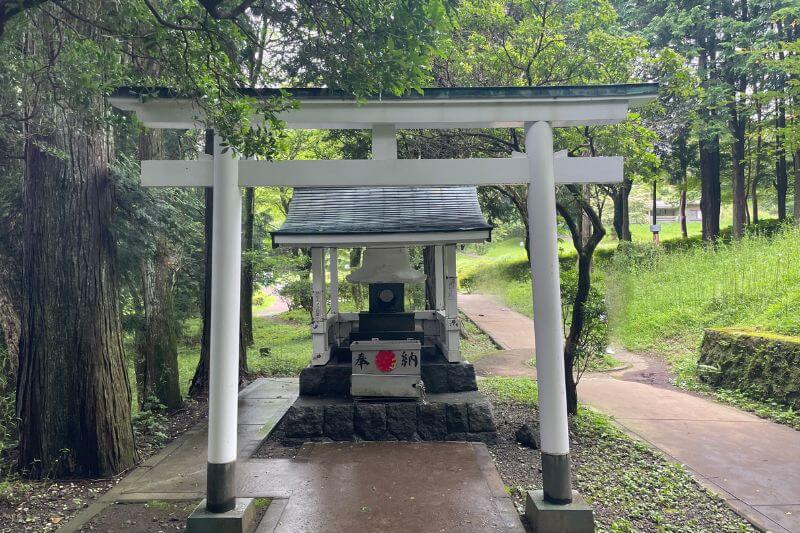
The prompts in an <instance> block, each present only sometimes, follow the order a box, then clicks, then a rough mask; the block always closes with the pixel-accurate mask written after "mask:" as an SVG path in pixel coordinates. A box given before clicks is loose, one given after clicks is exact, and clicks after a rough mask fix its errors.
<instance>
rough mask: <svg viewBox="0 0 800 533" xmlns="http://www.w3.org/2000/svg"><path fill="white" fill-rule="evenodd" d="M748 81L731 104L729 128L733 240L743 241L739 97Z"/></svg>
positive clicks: (742, 119) (744, 207) (742, 142)
mask: <svg viewBox="0 0 800 533" xmlns="http://www.w3.org/2000/svg"><path fill="white" fill-rule="evenodd" d="M745 88H746V81H745V80H744V79H742V80H740V81H739V83H738V87H737V89H736V90H737V91H738V93H737V95H734V98H733V101H732V102H731V103H730V104H729V111H730V120H729V122H728V126H729V129H730V132H731V135H732V137H733V141H732V142H731V185H732V189H733V238H734V239H735V240H738V239H741V238H742V236H743V235H744V224H745V211H747V188H746V184H745V175H744V164H745V163H744V158H745V142H746V137H745V133H746V125H747V122H746V118H745V114H744V113H742V112H740V110H739V109H738V105H739V96H738V95H740V94H743V93H744V90H745Z"/></svg>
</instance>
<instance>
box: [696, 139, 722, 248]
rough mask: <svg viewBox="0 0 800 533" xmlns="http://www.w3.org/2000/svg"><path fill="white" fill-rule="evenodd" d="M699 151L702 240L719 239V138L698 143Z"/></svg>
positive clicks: (720, 195)
mask: <svg viewBox="0 0 800 533" xmlns="http://www.w3.org/2000/svg"><path fill="white" fill-rule="evenodd" d="M698 146H699V150H700V211H701V212H702V214H703V240H704V241H707V242H712V241H716V240H717V238H718V237H719V212H720V204H721V203H722V191H721V187H720V181H719V170H720V161H719V136H718V135H712V136H711V138H710V139H703V138H701V139H700V140H699V141H698Z"/></svg>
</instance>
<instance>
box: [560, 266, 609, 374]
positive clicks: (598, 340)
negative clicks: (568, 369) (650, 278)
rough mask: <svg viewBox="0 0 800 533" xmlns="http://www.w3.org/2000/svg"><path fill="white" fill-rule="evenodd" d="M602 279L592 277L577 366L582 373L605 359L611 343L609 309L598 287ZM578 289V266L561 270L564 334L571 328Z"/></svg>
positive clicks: (585, 308) (579, 342)
mask: <svg viewBox="0 0 800 533" xmlns="http://www.w3.org/2000/svg"><path fill="white" fill-rule="evenodd" d="M599 283H600V280H599V279H596V278H593V279H592V286H591V288H590V289H589V298H588V300H587V301H586V305H585V307H584V311H585V320H584V324H583V331H582V332H581V336H580V339H579V340H578V346H577V354H576V358H575V369H576V371H577V372H578V375H579V376H580V374H582V373H583V371H584V370H586V369H587V368H589V367H590V366H593V363H595V362H596V361H597V360H599V359H602V358H603V357H604V354H605V350H606V347H607V346H608V311H607V309H606V302H605V298H604V297H603V291H602V289H601V288H599V287H598V284H599ZM577 291H578V272H577V270H576V269H570V270H564V271H562V272H561V306H562V313H563V314H564V336H566V335H567V333H568V332H569V327H570V322H571V318H572V307H573V306H572V303H573V302H574V301H575V294H576V293H577Z"/></svg>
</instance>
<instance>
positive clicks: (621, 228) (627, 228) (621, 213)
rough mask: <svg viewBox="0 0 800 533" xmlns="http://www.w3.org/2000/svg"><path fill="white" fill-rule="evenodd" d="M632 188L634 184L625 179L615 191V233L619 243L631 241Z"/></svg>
mask: <svg viewBox="0 0 800 533" xmlns="http://www.w3.org/2000/svg"><path fill="white" fill-rule="evenodd" d="M631 187H633V182H632V181H631V180H629V179H628V178H624V179H623V180H622V184H621V185H619V186H618V187H617V188H616V190H615V191H614V197H613V200H614V232H615V233H616V234H617V240H619V241H628V242H630V240H631V219H630V214H629V208H628V206H629V203H628V198H629V197H630V194H631Z"/></svg>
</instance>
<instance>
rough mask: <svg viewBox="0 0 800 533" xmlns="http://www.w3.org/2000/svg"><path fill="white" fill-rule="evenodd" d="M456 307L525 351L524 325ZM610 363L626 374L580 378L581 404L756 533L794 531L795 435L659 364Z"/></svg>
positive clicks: (484, 305)
mask: <svg viewBox="0 0 800 533" xmlns="http://www.w3.org/2000/svg"><path fill="white" fill-rule="evenodd" d="M459 300H460V307H461V310H462V312H464V314H466V315H467V316H468V317H469V318H470V319H471V320H473V321H474V322H475V323H476V324H478V326H479V327H481V328H482V329H484V331H486V333H487V334H488V335H489V336H490V337H492V338H493V339H495V341H496V342H498V343H500V344H501V345H502V346H503V347H505V348H506V349H508V350H522V349H530V344H531V341H532V333H531V334H530V335H531V337H526V335H527V333H526V332H532V331H533V321H532V320H531V319H529V318H528V317H525V316H523V315H520V314H518V313H513V312H509V311H508V310H505V309H503V306H502V305H501V304H499V303H498V302H497V301H496V300H494V299H492V298H490V297H487V296H483V295H478V294H470V295H464V296H459ZM493 310H495V311H493ZM492 314H494V316H491V315H492ZM499 317H501V318H499ZM515 338H517V339H519V340H518V341H515V340H514V339H515ZM500 340H502V342H500ZM502 353H503V352H501V354H502ZM492 357H493V356H485V357H483V358H482V359H480V360H479V361H478V362H479V363H481V362H483V361H484V360H487V359H491V358H492ZM617 357H618V358H619V359H622V360H623V361H625V362H628V363H630V364H631V365H632V367H631V368H628V369H626V370H622V371H619V372H613V373H603V374H600V373H598V374H589V375H586V376H584V378H583V379H582V380H581V383H580V385H579V390H578V395H579V397H580V398H581V401H583V402H586V403H588V404H590V405H592V406H594V407H596V408H597V409H599V410H600V411H604V412H606V413H608V414H610V415H612V416H614V418H615V419H616V421H617V423H618V424H619V425H621V426H622V427H623V428H624V429H625V430H626V431H628V432H629V433H631V434H634V435H636V436H638V437H639V438H640V439H642V440H644V441H646V442H648V443H649V444H650V445H652V446H653V447H656V448H658V449H660V450H661V451H663V452H664V453H665V454H666V455H668V456H670V457H671V458H673V459H674V460H675V461H676V462H679V463H682V464H684V465H685V466H686V467H687V468H689V469H690V470H692V471H693V473H694V475H695V477H696V478H697V480H698V481H699V482H700V483H701V484H703V485H704V486H705V487H707V488H708V489H709V490H712V491H714V492H716V493H717V494H719V495H720V496H721V497H723V498H724V499H725V500H726V501H727V502H728V503H729V504H730V505H731V507H732V508H734V509H735V510H736V511H737V512H739V513H740V514H742V515H743V516H744V517H745V518H747V519H748V520H749V521H751V522H752V523H753V524H754V525H755V526H756V527H759V528H761V529H763V530H769V531H775V532H782V533H785V532H800V432H798V431H795V430H793V429H791V428H788V427H786V426H782V425H780V424H775V423H773V422H769V421H766V420H763V419H761V418H758V417H756V416H755V415H751V414H749V413H744V412H742V411H739V410H737V409H734V408H732V407H728V406H725V405H721V404H718V403H716V402H713V401H711V400H708V399H706V398H703V397H700V396H698V395H693V394H689V393H686V392H683V391H681V390H679V389H677V388H675V387H672V386H671V385H669V384H668V383H666V381H665V379H663V377H664V376H665V375H666V373H667V372H668V371H667V369H665V367H664V365H663V363H662V362H660V361H658V360H647V359H644V358H642V357H640V356H637V355H635V354H630V353H627V352H621V353H619V354H617ZM487 363H488V361H487Z"/></svg>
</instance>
